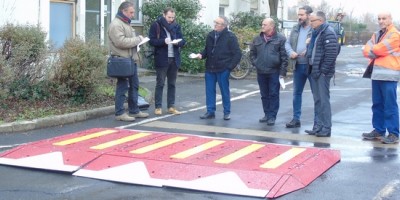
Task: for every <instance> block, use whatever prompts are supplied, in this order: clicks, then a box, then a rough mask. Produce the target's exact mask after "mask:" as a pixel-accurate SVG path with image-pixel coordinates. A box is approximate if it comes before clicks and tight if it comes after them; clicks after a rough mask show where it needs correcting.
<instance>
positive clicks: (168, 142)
mask: <svg viewBox="0 0 400 200" xmlns="http://www.w3.org/2000/svg"><path fill="white" fill-rule="evenodd" d="M186 139H187V137H173V138H170V139H168V140H164V141H161V142H158V143H155V144H152V145H149V146H145V147H142V148H140V149H136V150H133V151H130V153H134V154H143V153H147V152H149V151H153V150H156V149H159V148H162V147H165V146H168V145H171V144H174V143H177V142H180V141H182V140H186Z"/></svg>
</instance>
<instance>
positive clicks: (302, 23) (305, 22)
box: [299, 19, 307, 26]
mask: <svg viewBox="0 0 400 200" xmlns="http://www.w3.org/2000/svg"><path fill="white" fill-rule="evenodd" d="M306 24H307V21H306V20H303V21H302V20H301V19H299V25H301V26H304V25H306Z"/></svg>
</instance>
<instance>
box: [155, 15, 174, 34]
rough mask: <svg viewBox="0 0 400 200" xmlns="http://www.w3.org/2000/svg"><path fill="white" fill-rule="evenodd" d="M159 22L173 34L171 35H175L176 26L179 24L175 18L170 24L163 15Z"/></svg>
mask: <svg viewBox="0 0 400 200" xmlns="http://www.w3.org/2000/svg"><path fill="white" fill-rule="evenodd" d="M158 23H159V24H160V25H161V26H163V27H164V28H165V29H166V30H167V31H168V32H169V33H170V34H171V37H172V36H175V26H176V25H177V24H176V21H175V20H174V21H173V22H172V23H171V24H169V23H168V22H167V20H166V19H165V17H163V16H161V17H159V18H158Z"/></svg>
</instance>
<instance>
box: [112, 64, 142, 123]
mask: <svg viewBox="0 0 400 200" xmlns="http://www.w3.org/2000/svg"><path fill="white" fill-rule="evenodd" d="M134 65H135V66H134V67H135V73H134V74H133V76H132V77H129V78H118V79H117V89H116V90H115V115H116V116H119V115H122V114H124V113H125V108H124V103H125V100H126V95H125V94H126V92H128V109H129V113H130V114H136V113H138V112H140V110H139V107H138V92H139V78H138V74H137V66H136V64H134Z"/></svg>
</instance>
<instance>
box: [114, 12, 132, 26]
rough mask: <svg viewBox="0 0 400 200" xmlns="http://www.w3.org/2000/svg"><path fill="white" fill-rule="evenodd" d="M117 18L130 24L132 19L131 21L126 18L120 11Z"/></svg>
mask: <svg viewBox="0 0 400 200" xmlns="http://www.w3.org/2000/svg"><path fill="white" fill-rule="evenodd" d="M115 17H116V18H118V19H120V20H122V21H123V22H125V23H127V24H130V23H131V19H129V18H128V17H127V16H125V15H124V14H123V13H122V12H120V11H118V13H117V14H116V15H115Z"/></svg>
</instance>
